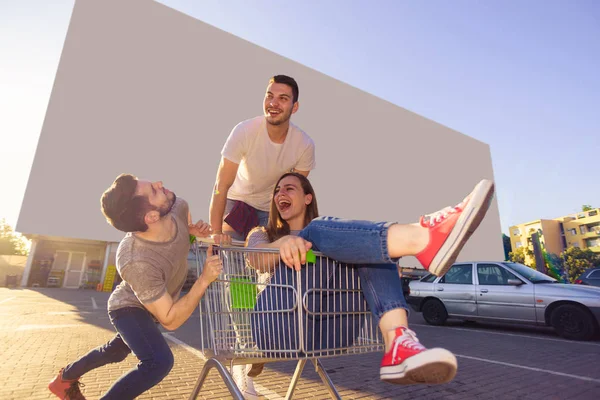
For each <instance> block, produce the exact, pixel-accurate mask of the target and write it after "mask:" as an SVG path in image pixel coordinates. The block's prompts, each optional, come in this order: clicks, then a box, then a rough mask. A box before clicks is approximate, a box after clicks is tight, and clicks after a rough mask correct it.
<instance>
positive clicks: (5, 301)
mask: <svg viewBox="0 0 600 400" xmlns="http://www.w3.org/2000/svg"><path fill="white" fill-rule="evenodd" d="M13 299H16V297H14V296H13V297H9V298H8V299H4V300H0V304H2V303H8V302H9V301H11V300H13Z"/></svg>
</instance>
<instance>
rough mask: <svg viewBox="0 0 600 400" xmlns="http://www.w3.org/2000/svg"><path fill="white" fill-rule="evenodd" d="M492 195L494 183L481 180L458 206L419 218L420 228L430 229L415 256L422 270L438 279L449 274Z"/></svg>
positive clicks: (482, 215)
mask: <svg viewBox="0 0 600 400" xmlns="http://www.w3.org/2000/svg"><path fill="white" fill-rule="evenodd" d="M493 196H494V183H493V182H491V181H488V180H485V179H484V180H482V181H481V182H479V183H478V184H477V186H475V189H474V190H473V191H472V192H471V193H470V194H469V195H468V196H467V197H466V198H465V199H464V200H463V201H462V202H461V203H460V204H458V205H456V206H454V207H447V208H444V209H443V210H440V211H438V212H436V213H433V214H429V215H424V216H422V217H421V221H420V223H421V226H423V227H424V228H428V229H429V243H428V244H427V247H425V249H424V250H423V251H421V252H420V253H419V254H417V255H416V256H415V257H416V258H417V260H419V262H420V263H421V264H422V265H423V267H424V268H425V269H427V270H428V271H429V272H431V273H432V274H434V275H437V276H441V275H443V274H445V273H446V272H447V271H448V269H449V268H450V267H451V266H452V264H453V263H454V261H456V257H457V256H458V254H459V253H460V251H461V250H462V248H463V246H464V245H465V243H466V242H467V240H469V238H470V237H471V235H472V234H473V232H475V230H476V229H477V227H478V226H479V224H480V223H481V221H482V220H483V217H484V216H485V214H486V212H487V210H488V209H489V208H490V204H491V202H492V197H493Z"/></svg>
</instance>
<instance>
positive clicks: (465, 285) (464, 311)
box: [407, 261, 600, 340]
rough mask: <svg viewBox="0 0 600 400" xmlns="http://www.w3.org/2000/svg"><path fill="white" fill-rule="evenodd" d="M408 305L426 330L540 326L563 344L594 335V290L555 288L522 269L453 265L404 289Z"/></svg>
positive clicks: (599, 295)
mask: <svg viewBox="0 0 600 400" xmlns="http://www.w3.org/2000/svg"><path fill="white" fill-rule="evenodd" d="M409 288H410V294H409V296H408V299H407V300H408V303H409V304H410V305H411V307H412V308H414V309H415V310H416V311H418V312H422V313H423V318H424V319H425V321H427V323H429V324H431V325H443V324H444V323H445V322H446V320H447V319H448V318H458V319H464V320H468V321H490V322H492V321H494V322H509V323H519V324H530V325H546V326H551V327H553V328H554V329H555V330H556V332H557V333H558V334H559V335H560V336H562V337H564V338H567V339H573V340H590V339H591V338H593V337H594V335H595V334H596V333H598V332H599V325H600V324H599V322H600V288H597V287H592V286H585V285H571V284H563V283H558V282H557V281H556V280H555V279H553V278H551V277H549V276H547V275H544V274H542V273H540V272H538V271H536V270H534V269H531V268H529V267H527V266H525V265H523V264H517V263H512V262H493V261H492V262H487V261H486V262H461V263H455V264H454V265H453V266H452V267H451V268H450V269H449V270H448V272H447V273H446V274H445V275H444V276H441V277H436V276H435V275H432V274H429V275H427V276H425V277H423V278H422V279H421V280H418V281H412V282H410V285H409Z"/></svg>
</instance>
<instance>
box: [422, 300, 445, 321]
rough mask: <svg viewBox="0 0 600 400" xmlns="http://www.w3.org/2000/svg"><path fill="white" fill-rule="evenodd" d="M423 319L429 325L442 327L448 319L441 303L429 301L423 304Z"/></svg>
mask: <svg viewBox="0 0 600 400" xmlns="http://www.w3.org/2000/svg"><path fill="white" fill-rule="evenodd" d="M422 312H423V318H424V319H425V321H426V322H427V323H428V324H430V325H444V324H445V323H446V320H447V319H448V311H446V307H444V304H442V302H441V301H439V300H435V299H430V300H427V301H426V302H425V304H423V308H422Z"/></svg>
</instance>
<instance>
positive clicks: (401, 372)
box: [379, 327, 457, 385]
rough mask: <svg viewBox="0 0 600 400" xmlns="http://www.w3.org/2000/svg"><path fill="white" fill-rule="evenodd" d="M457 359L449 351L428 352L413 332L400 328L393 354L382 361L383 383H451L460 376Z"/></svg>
mask: <svg viewBox="0 0 600 400" xmlns="http://www.w3.org/2000/svg"><path fill="white" fill-rule="evenodd" d="M456 368H457V364H456V357H454V354H452V353H450V352H449V351H448V350H445V349H440V348H436V349H429V350H428V349H426V348H425V347H423V345H422V344H421V343H419V339H417V336H416V335H415V333H414V332H413V331H411V330H410V329H408V328H404V327H400V328H396V338H395V339H394V342H393V344H392V348H391V349H390V351H388V352H387V353H385V355H384V356H383V360H381V368H380V370H379V376H380V377H381V380H383V381H385V382H389V383H396V384H399V385H412V384H416V383H422V384H427V385H433V384H440V383H448V382H450V381H451V380H452V379H454V376H455V375H456Z"/></svg>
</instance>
